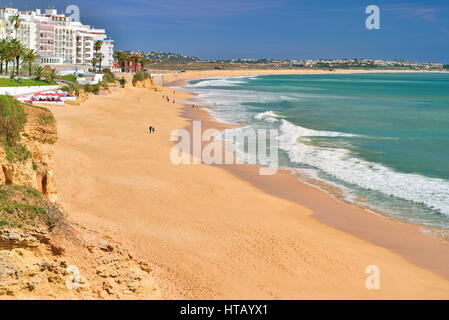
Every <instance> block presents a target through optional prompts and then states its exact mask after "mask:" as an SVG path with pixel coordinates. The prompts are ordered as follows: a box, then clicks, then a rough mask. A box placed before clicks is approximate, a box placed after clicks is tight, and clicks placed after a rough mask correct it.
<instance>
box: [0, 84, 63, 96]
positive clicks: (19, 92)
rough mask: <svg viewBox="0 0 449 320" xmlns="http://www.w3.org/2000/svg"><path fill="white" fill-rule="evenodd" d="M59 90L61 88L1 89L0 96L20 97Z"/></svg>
mask: <svg viewBox="0 0 449 320" xmlns="http://www.w3.org/2000/svg"><path fill="white" fill-rule="evenodd" d="M58 88H59V86H34V87H0V94H7V95H10V96H20V95H25V94H32V93H36V92H43V91H48V90H56V89H58Z"/></svg>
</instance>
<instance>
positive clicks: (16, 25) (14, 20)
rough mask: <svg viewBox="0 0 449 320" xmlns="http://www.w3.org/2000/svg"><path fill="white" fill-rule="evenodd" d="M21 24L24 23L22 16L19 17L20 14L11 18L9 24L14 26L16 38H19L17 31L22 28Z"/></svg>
mask: <svg viewBox="0 0 449 320" xmlns="http://www.w3.org/2000/svg"><path fill="white" fill-rule="evenodd" d="M21 22H22V19H20V15H18V14H16V15H13V16H11V17H9V23H11V24H12V25H13V26H14V30H15V32H16V35H15V37H16V38H17V29H19V28H20V23H21Z"/></svg>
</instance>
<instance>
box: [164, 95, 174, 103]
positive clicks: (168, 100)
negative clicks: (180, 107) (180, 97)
mask: <svg viewBox="0 0 449 320" xmlns="http://www.w3.org/2000/svg"><path fill="white" fill-rule="evenodd" d="M162 99H165V100H167V102H168V103H170V98H169V97H168V96H162ZM172 102H173V103H176V101H175V99H172Z"/></svg>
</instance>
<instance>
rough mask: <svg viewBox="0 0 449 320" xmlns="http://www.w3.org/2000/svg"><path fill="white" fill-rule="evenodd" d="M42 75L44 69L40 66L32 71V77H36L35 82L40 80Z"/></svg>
mask: <svg viewBox="0 0 449 320" xmlns="http://www.w3.org/2000/svg"><path fill="white" fill-rule="evenodd" d="M44 73H45V72H44V68H42V67H41V66H38V67H37V68H36V70H35V71H34V75H35V76H36V79H37V80H40V79H41V78H42V77H43V76H44Z"/></svg>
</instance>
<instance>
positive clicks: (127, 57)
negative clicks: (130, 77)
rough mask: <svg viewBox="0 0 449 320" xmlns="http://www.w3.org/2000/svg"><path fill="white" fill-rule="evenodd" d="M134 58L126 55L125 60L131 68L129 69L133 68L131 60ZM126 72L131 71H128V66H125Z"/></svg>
mask: <svg viewBox="0 0 449 320" xmlns="http://www.w3.org/2000/svg"><path fill="white" fill-rule="evenodd" d="M132 60H133V58H132V57H129V56H126V57H125V61H126V62H128V68H129V69H130V68H131V65H130V62H131V61H132ZM125 72H129V71H127V70H126V68H125Z"/></svg>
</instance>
